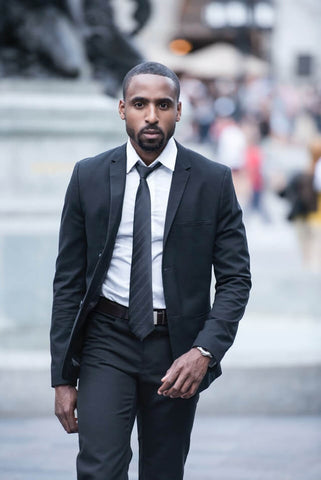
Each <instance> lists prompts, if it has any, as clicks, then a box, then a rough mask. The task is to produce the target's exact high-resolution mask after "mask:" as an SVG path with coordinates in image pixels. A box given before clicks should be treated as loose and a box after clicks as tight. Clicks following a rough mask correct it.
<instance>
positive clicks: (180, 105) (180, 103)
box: [176, 102, 182, 122]
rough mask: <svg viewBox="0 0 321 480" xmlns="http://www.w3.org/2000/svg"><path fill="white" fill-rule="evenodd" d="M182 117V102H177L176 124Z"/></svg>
mask: <svg viewBox="0 0 321 480" xmlns="http://www.w3.org/2000/svg"><path fill="white" fill-rule="evenodd" d="M181 115H182V102H178V104H177V112H176V122H179V121H180V119H181Z"/></svg>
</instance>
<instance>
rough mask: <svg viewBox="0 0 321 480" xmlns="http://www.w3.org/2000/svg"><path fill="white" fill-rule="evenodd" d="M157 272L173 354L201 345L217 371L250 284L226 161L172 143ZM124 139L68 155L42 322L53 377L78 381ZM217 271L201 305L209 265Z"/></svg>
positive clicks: (112, 229)
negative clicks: (46, 323)
mask: <svg viewBox="0 0 321 480" xmlns="http://www.w3.org/2000/svg"><path fill="white" fill-rule="evenodd" d="M177 147H178V153H177V160H176V166H175V171H174V173H173V179H172V184H171V189H170V194H169V200H168V206H167V213H166V221H165V231H164V249H163V263H162V276H163V285H164V296H165V302H166V310H167V317H168V328H169V336H170V343H171V348H172V352H173V358H177V357H178V356H180V355H181V354H183V353H185V352H186V351H188V350H189V349H190V348H191V347H192V346H193V345H201V346H202V347H204V348H207V349H208V350H209V351H211V352H212V353H213V355H214V357H215V360H216V362H217V363H216V365H215V366H214V367H213V368H210V369H209V370H208V373H207V375H206V377H205V378H204V380H203V382H202V384H201V387H200V390H202V389H204V388H206V387H207V386H208V385H209V384H210V382H211V381H212V380H213V379H214V378H215V377H217V376H219V375H220V374H221V368H220V361H221V359H222V358H223V356H224V354H225V352H226V351H227V349H228V348H229V347H230V346H231V345H232V343H233V341H234V338H235V335H236V332H237V327H238V322H239V320H240V319H241V318H242V316H243V313H244V309H245V306H246V303H247V301H248V295H249V290H250V286H251V281H250V271H249V255H248V248H247V242H246V236H245V231H244V226H243V223H242V213H241V210H240V207H239V205H238V202H237V199H236V196H235V192H234V188H233V183H232V178H231V173H230V170H229V169H228V168H227V167H225V166H223V165H221V164H218V163H215V162H213V161H210V160H208V159H206V158H204V157H203V156H201V155H199V154H197V153H195V152H193V151H191V150H188V149H186V148H184V147H183V146H181V145H180V144H177ZM125 180H126V145H123V146H121V147H118V148H115V149H113V150H110V151H108V152H105V153H102V154H101V155H98V156H96V157H94V158H89V159H85V160H82V161H80V162H79V163H77V164H76V166H75V168H74V171H73V174H72V177H71V180H70V183H69V186H68V189H67V193H66V198H65V204H64V208H63V213H62V220H61V229H60V240H59V255H58V258H57V263H56V275H55V279H54V301H53V312H52V326H51V354H52V385H53V386H54V385H59V384H73V385H75V384H76V382H77V376H78V370H79V365H80V359H81V348H82V340H83V335H84V333H83V332H84V327H85V324H86V320H87V318H88V314H89V313H90V312H91V311H92V309H93V308H94V306H95V305H96V303H97V301H98V299H99V296H100V293H101V286H102V283H103V281H104V278H105V275H106V271H107V269H108V267H109V264H110V260H111V256H112V253H113V248H114V243H115V238H116V234H117V231H118V227H119V223H120V220H121V212H122V204H123V196H124V188H125ZM213 266H214V273H215V279H216V294H215V300H214V304H213V306H212V308H211V305H210V285H211V277H212V271H213V270H212V267H213Z"/></svg>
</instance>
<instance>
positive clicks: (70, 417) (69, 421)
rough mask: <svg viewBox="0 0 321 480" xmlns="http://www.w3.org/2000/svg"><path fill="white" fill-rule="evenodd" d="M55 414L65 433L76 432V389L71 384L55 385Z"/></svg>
mask: <svg viewBox="0 0 321 480" xmlns="http://www.w3.org/2000/svg"><path fill="white" fill-rule="evenodd" d="M55 391H56V395H55V397H56V398H55V414H56V416H57V417H58V419H59V421H60V423H61V425H62V426H63V427H64V429H65V430H66V432H67V433H76V432H78V422H77V418H76V417H75V409H76V405H77V390H76V388H75V387H73V386H71V385H59V386H57V387H55Z"/></svg>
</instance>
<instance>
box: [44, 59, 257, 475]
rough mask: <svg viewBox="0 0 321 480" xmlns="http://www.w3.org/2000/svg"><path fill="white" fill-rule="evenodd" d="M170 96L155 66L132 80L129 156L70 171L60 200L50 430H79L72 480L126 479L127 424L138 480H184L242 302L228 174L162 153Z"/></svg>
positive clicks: (237, 224)
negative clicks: (202, 402)
mask: <svg viewBox="0 0 321 480" xmlns="http://www.w3.org/2000/svg"><path fill="white" fill-rule="evenodd" d="M179 90H180V86H179V81H178V79H177V77H176V75H175V74H174V73H173V72H172V71H171V70H169V69H168V68H167V67H165V66H163V65H161V64H158V63H154V62H147V63H143V64H140V65H138V66H136V67H134V68H133V69H132V70H130V71H129V72H128V74H127V75H126V77H125V79H124V83H123V100H121V101H120V102H119V114H120V117H121V118H122V119H123V120H124V121H125V123H126V130H127V134H128V137H129V140H128V142H127V144H126V145H123V146H121V147H118V148H115V149H113V150H110V151H108V152H105V153H103V154H101V155H98V156H96V157H94V158H91V159H85V160H83V161H81V162H79V163H78V164H76V166H75V169H74V172H73V175H72V177H71V181H70V184H69V187H68V190H67V194H66V199H65V205H64V209H63V214H62V223H61V230H60V245H59V255H58V259H57V269H56V276H55V280H54V303H53V317H52V328H51V351H52V384H53V386H55V389H56V415H57V416H58V418H59V420H60V422H61V423H62V425H63V426H64V428H65V430H66V431H67V432H68V433H71V432H76V431H78V430H79V444H80V452H79V455H78V459H77V469H78V480H107V479H108V480H116V479H117V480H125V479H127V478H128V476H127V472H128V465H129V462H130V458H131V450H130V435H131V431H132V427H133V423H134V420H135V418H137V426H138V435H139V447H140V457H139V479H140V480H179V479H182V478H183V473H184V472H183V470H184V463H185V460H186V457H187V453H188V449H189V441H190V434H191V430H192V425H193V420H194V414H195V409H196V404H197V401H198V397H199V392H200V391H201V390H203V389H204V388H206V387H207V386H208V385H209V384H210V383H211V381H213V380H214V379H215V378H216V377H218V376H219V375H220V374H221V368H220V361H221V359H222V357H223V356H224V354H225V352H226V350H227V349H228V348H229V347H230V346H231V344H232V343H233V340H234V337H235V335H236V331H237V326H238V322H239V320H240V319H241V317H242V315H243V313H244V309H245V305H246V303H247V300H248V294H249V289H250V273H249V258H248V250H247V243H246V237H245V232H244V227H243V224H242V214H241V211H240V208H239V205H238V203H237V200H236V197H235V193H234V189H233V184H232V180H231V173H230V171H229V169H228V168H227V167H225V166H222V165H219V164H217V163H215V162H212V161H210V160H207V159H205V158H204V157H202V156H200V155H199V154H197V153H195V152H193V151H191V150H188V149H186V148H184V147H183V146H181V145H180V144H178V143H176V142H175V141H174V140H173V134H174V131H175V124H176V122H178V121H179V120H180V117H181V103H180V101H179ZM154 167H155V168H154ZM213 265H214V272H215V277H216V295H215V301H214V304H213V306H212V308H211V306H210V284H211V276H212V266H213ZM78 376H79V383H78V390H77V389H76V384H77V378H78ZM76 406H77V411H78V420H77V419H76V418H75V413H74V412H75V408H76Z"/></svg>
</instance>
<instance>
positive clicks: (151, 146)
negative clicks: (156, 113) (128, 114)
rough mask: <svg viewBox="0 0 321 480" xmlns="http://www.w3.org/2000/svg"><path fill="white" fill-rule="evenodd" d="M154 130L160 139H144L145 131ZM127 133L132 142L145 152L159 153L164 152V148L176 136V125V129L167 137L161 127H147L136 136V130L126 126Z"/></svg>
mask: <svg viewBox="0 0 321 480" xmlns="http://www.w3.org/2000/svg"><path fill="white" fill-rule="evenodd" d="M151 129H152V130H153V131H155V132H157V133H158V134H159V137H158V138H157V139H144V138H143V135H144V132H145V130H151ZM126 131H127V134H128V136H129V138H130V139H131V140H133V141H134V142H135V143H136V144H137V145H138V146H139V147H140V148H141V149H142V150H144V151H145V152H157V151H160V150H163V148H164V147H165V146H166V144H167V142H168V140H169V139H170V138H171V136H172V135H173V134H174V131H175V125H174V127H173V128H172V129H171V130H170V131H169V132H168V134H167V136H165V134H164V132H163V130H162V129H161V128H159V127H155V126H153V127H151V126H147V127H145V128H142V129H141V130H140V131H139V132H138V133H137V135H136V134H135V131H134V129H132V128H130V127H128V126H126Z"/></svg>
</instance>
